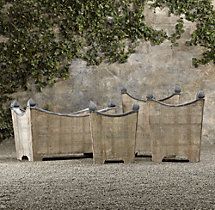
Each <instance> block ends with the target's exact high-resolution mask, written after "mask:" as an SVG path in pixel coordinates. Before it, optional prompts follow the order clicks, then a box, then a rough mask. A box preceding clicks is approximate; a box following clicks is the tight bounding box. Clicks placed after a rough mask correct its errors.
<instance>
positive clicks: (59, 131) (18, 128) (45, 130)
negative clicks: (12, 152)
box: [11, 100, 113, 161]
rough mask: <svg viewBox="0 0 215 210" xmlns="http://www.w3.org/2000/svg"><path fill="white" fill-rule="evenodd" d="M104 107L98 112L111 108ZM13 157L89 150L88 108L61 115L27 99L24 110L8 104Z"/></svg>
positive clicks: (14, 103)
mask: <svg viewBox="0 0 215 210" xmlns="http://www.w3.org/2000/svg"><path fill="white" fill-rule="evenodd" d="M112 110H113V108H112V107H110V108H109V107H108V108H106V109H103V110H101V111H102V112H107V111H111V112H112ZM11 113H12V120H13V128H14V136H15V146H16V153H17V159H19V160H22V159H24V158H26V159H28V160H29V161H35V160H42V159H43V158H44V157H52V156H57V155H69V154H77V153H92V140H91V133H90V116H89V110H88V109H87V110H86V109H84V110H82V111H79V112H78V113H72V114H62V113H55V112H50V111H47V110H44V109H41V108H39V107H37V106H36V104H35V103H34V102H32V100H29V101H28V105H27V108H26V110H22V109H20V107H19V105H18V103H17V102H13V103H12V104H11Z"/></svg>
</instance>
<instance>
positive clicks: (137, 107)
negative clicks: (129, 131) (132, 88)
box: [132, 104, 140, 112]
mask: <svg viewBox="0 0 215 210" xmlns="http://www.w3.org/2000/svg"><path fill="white" fill-rule="evenodd" d="M139 108H140V106H139V104H133V106H132V110H133V111H135V112H137V111H138V110H139Z"/></svg>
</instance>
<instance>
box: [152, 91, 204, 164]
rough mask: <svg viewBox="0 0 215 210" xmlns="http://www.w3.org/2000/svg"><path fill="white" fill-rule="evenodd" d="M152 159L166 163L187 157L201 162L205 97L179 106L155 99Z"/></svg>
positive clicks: (192, 160)
mask: <svg viewBox="0 0 215 210" xmlns="http://www.w3.org/2000/svg"><path fill="white" fill-rule="evenodd" d="M149 105H150V109H149V110H150V113H149V122H150V129H151V139H152V160H153V161H154V162H162V160H163V158H164V157H167V156H171V155H173V156H183V157H184V156H185V157H187V158H188V160H189V161H190V162H198V161H200V148H201V136H202V120H203V109H204V94H203V92H199V94H198V95H197V99H196V100H194V101H192V102H189V103H185V104H179V105H171V104H166V103H163V102H159V101H156V100H154V99H152V100H151V101H150V102H149Z"/></svg>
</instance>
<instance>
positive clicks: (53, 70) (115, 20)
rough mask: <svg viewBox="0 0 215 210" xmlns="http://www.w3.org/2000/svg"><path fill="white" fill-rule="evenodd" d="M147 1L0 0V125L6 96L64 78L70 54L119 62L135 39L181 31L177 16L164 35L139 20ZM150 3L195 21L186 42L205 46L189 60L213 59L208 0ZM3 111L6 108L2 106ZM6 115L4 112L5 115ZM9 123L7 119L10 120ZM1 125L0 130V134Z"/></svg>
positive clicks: (159, 38) (94, 61)
mask: <svg viewBox="0 0 215 210" xmlns="http://www.w3.org/2000/svg"><path fill="white" fill-rule="evenodd" d="M146 2H147V0H145V1H144V0H115V1H113V0H91V1H85V0H73V1H69V0H58V1H55V0H1V1H0V40H1V37H4V38H6V41H0V70H1V74H0V92H1V100H0V106H1V111H0V128H1V129H2V130H4V134H2V135H1V136H5V135H6V134H7V133H10V132H11V127H10V126H8V124H9V123H10V122H9V121H10V120H6V118H8V116H9V114H8V113H9V110H8V109H7V110H6V109H5V105H4V104H5V102H6V104H8V103H9V100H8V97H7V96H8V95H9V94H11V93H14V92H16V91H17V90H20V89H26V88H27V81H28V80H29V79H33V81H34V82H35V84H36V86H37V87H38V89H41V88H43V87H45V86H46V85H51V84H53V83H54V82H56V80H57V79H58V78H65V79H66V78H67V76H68V66H69V64H70V61H71V60H72V59H73V58H82V59H84V60H86V61H87V62H88V64H89V65H98V64H100V63H101V62H109V63H112V62H125V61H126V59H127V58H128V56H129V55H130V54H131V53H132V52H134V49H135V46H136V42H137V40H139V39H144V40H147V41H150V42H151V43H152V44H161V43H162V42H163V41H164V40H165V39H169V40H170V41H171V42H172V43H175V42H176V40H177V39H179V38H180V37H181V34H182V33H183V32H184V29H183V20H182V19H179V20H178V22H177V24H176V31H175V33H174V34H173V35H172V36H171V37H168V36H167V34H166V33H165V32H164V31H162V30H160V31H159V30H154V29H153V28H151V27H150V26H148V25H146V23H145V22H144V5H145V3H146ZM152 6H153V7H168V8H169V11H170V13H173V14H176V15H180V14H185V17H186V19H187V20H190V21H195V22H197V30H196V31H194V33H193V34H192V39H191V40H189V42H187V44H189V45H200V46H204V47H205V49H206V51H205V53H204V54H203V55H202V58H200V59H194V60H193V61H194V65H195V66H198V65H199V64H206V63H208V62H210V61H213V62H214V60H215V59H214V54H215V53H214V46H215V45H214V41H215V37H214V36H215V35H214V31H215V30H214V25H215V24H214V11H213V9H212V6H211V3H210V1H209V0H201V1H199V0H185V1H179V0H155V1H154V2H153V4H152ZM5 110H6V111H5ZM9 117H10V116H9ZM10 124H11V123H10ZM2 130H1V133H2ZM1 136H0V138H1Z"/></svg>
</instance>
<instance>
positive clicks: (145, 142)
mask: <svg viewBox="0 0 215 210" xmlns="http://www.w3.org/2000/svg"><path fill="white" fill-rule="evenodd" d="M179 97H180V96H179V95H174V96H172V97H171V98H168V99H167V100H165V103H169V104H178V103H179ZM134 103H136V104H139V106H140V109H139V112H138V125H137V138H136V149H135V152H136V153H137V154H139V155H151V154H152V151H151V146H152V145H151V144H152V141H151V138H150V124H149V108H150V106H149V103H148V101H146V102H144V101H138V100H135V99H133V98H131V97H130V96H129V95H127V94H122V107H123V112H127V111H129V110H130V109H131V107H132V104H134Z"/></svg>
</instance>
